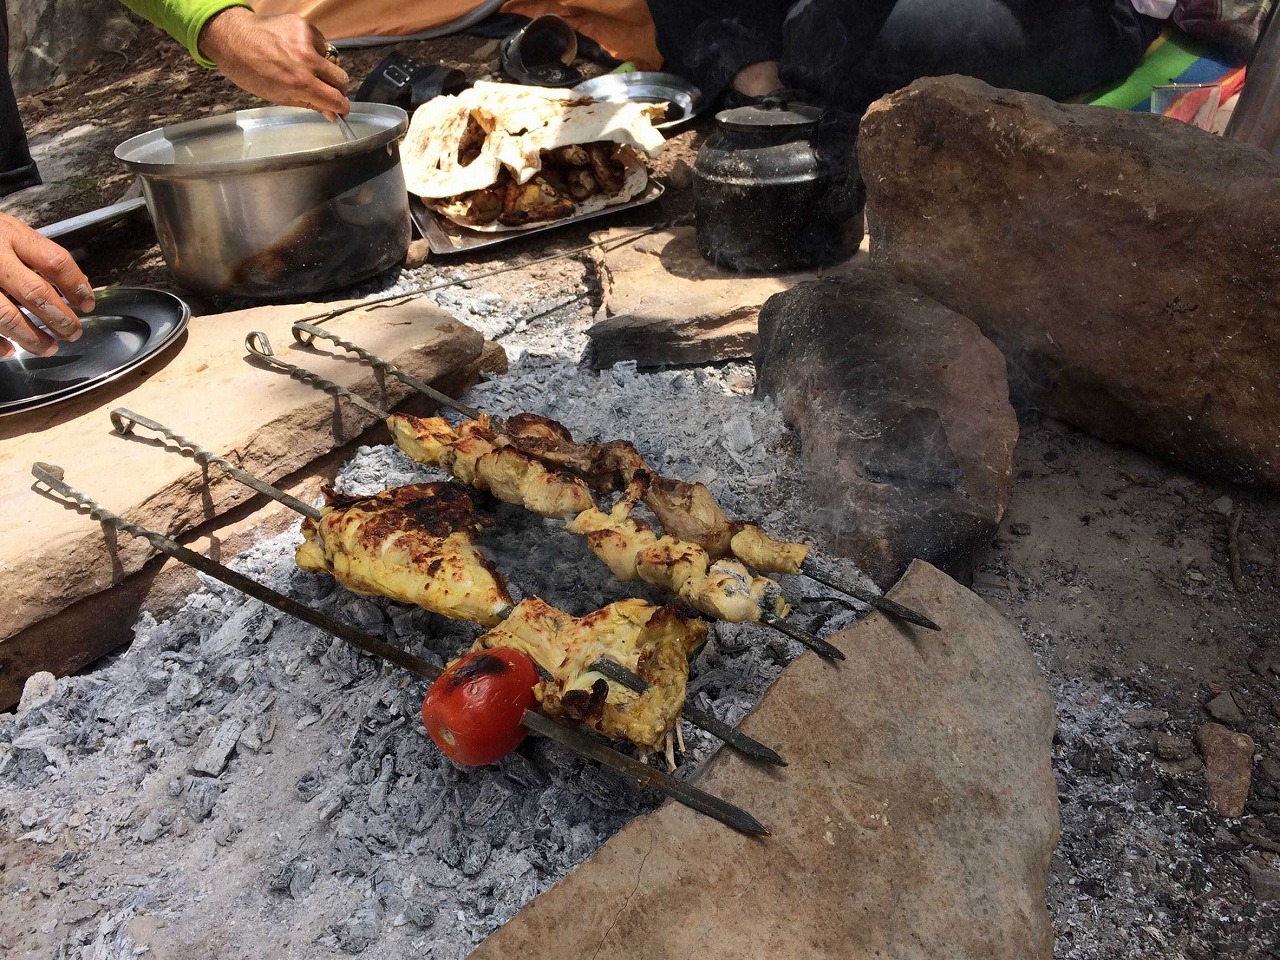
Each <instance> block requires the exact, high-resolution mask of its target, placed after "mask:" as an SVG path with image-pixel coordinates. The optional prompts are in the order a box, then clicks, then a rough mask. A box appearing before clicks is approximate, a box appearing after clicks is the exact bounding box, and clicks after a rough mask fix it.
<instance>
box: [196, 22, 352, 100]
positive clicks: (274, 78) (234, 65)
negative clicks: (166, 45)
mask: <svg viewBox="0 0 1280 960" xmlns="http://www.w3.org/2000/svg"><path fill="white" fill-rule="evenodd" d="M198 45H199V47H200V52H201V53H203V54H204V55H205V56H206V57H208V58H209V59H210V60H212V61H213V63H214V64H215V65H216V66H217V68H218V69H219V70H220V71H221V72H222V74H223V76H225V77H226V78H227V79H228V80H230V81H231V82H232V83H234V84H235V85H236V86H237V87H239V88H240V89H241V90H247V91H248V92H249V93H252V94H256V95H257V96H259V97H262V99H264V100H269V101H270V102H272V103H278V104H281V105H282V106H287V107H310V108H311V109H312V110H318V111H320V113H322V114H324V116H325V117H326V118H327V119H329V120H334V119H336V118H337V117H339V116H346V115H347V114H348V113H349V112H350V111H351V101H349V100H348V99H347V94H346V89H347V83H348V77H347V74H346V71H344V70H343V69H342V68H341V67H340V66H338V65H337V64H336V63H331V62H329V61H328V60H326V59H325V40H324V35H323V34H321V33H320V31H319V30H317V29H316V28H315V27H313V26H312V25H311V24H309V23H307V21H305V20H303V19H302V18H301V17H296V16H294V15H293V14H291V13H285V14H280V15H279V16H274V17H260V16H258V15H257V14H256V13H254V12H253V11H252V10H250V9H249V8H248V7H228V8H227V9H226V10H223V11H222V12H221V13H217V14H214V16H213V17H211V18H210V19H209V22H208V23H206V24H205V25H204V29H203V30H201V31H200V39H199V41H198Z"/></svg>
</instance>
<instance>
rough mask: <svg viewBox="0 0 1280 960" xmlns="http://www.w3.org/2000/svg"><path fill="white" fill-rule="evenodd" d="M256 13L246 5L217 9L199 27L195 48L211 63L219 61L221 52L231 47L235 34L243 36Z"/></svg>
mask: <svg viewBox="0 0 1280 960" xmlns="http://www.w3.org/2000/svg"><path fill="white" fill-rule="evenodd" d="M256 17H257V14H256V13H254V12H253V11H252V10H250V9H249V8H248V7H241V6H234V7H226V8H225V9H222V10H219V11H218V12H217V13H215V14H214V15H213V16H211V17H210V18H209V19H208V20H206V21H205V23H204V26H203V27H201V28H200V35H199V37H198V39H197V40H196V48H197V49H198V50H199V52H200V55H201V56H202V57H204V58H205V59H206V60H208V61H210V62H211V63H213V64H215V65H216V64H218V63H220V62H221V59H222V56H223V54H224V53H225V52H226V51H227V50H230V49H233V48H234V47H235V46H236V44H237V42H238V41H237V40H236V39H235V38H236V37H237V36H243V35H244V33H245V31H246V30H247V29H248V24H249V22H250V21H252V20H253V19H255V18H256Z"/></svg>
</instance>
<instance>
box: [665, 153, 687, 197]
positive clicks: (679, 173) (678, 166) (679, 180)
mask: <svg viewBox="0 0 1280 960" xmlns="http://www.w3.org/2000/svg"><path fill="white" fill-rule="evenodd" d="M667 184H668V185H669V186H670V187H671V188H672V189H673V190H687V189H688V188H689V187H691V186H693V167H691V166H689V164H688V163H687V162H686V161H684V160H677V161H676V162H675V163H673V164H672V165H671V172H670V173H668V174H667Z"/></svg>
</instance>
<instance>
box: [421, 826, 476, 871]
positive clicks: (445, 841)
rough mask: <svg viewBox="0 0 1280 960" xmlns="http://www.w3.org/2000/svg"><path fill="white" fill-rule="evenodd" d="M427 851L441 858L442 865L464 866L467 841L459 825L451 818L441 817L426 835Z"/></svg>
mask: <svg viewBox="0 0 1280 960" xmlns="http://www.w3.org/2000/svg"><path fill="white" fill-rule="evenodd" d="M426 841H427V849H429V850H430V851H431V852H432V853H434V854H435V855H436V856H437V857H439V858H440V860H441V862H442V863H446V864H448V865H449V866H451V867H455V868H456V867H458V866H460V865H461V864H462V858H463V855H464V853H465V849H466V841H465V839H464V838H463V837H462V834H461V831H460V830H459V829H458V826H457V824H455V823H454V822H453V820H452V819H449V817H447V816H445V817H441V818H440V819H439V820H437V821H436V822H435V823H434V824H432V826H431V828H430V829H429V830H428V831H427V834H426Z"/></svg>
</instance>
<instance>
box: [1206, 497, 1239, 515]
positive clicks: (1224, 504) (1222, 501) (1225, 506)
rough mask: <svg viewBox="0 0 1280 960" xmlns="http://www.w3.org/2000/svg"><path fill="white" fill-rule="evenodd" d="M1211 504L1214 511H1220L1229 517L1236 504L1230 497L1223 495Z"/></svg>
mask: <svg viewBox="0 0 1280 960" xmlns="http://www.w3.org/2000/svg"><path fill="white" fill-rule="evenodd" d="M1209 506H1210V507H1212V508H1213V512H1214V513H1220V514H1222V515H1223V516H1224V517H1229V516H1231V508H1232V507H1233V506H1234V504H1233V503H1232V502H1231V498H1230V497H1227V496H1222V497H1219V498H1218V499H1217V500H1215V501H1213V503H1211V504H1210V505H1209Z"/></svg>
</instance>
